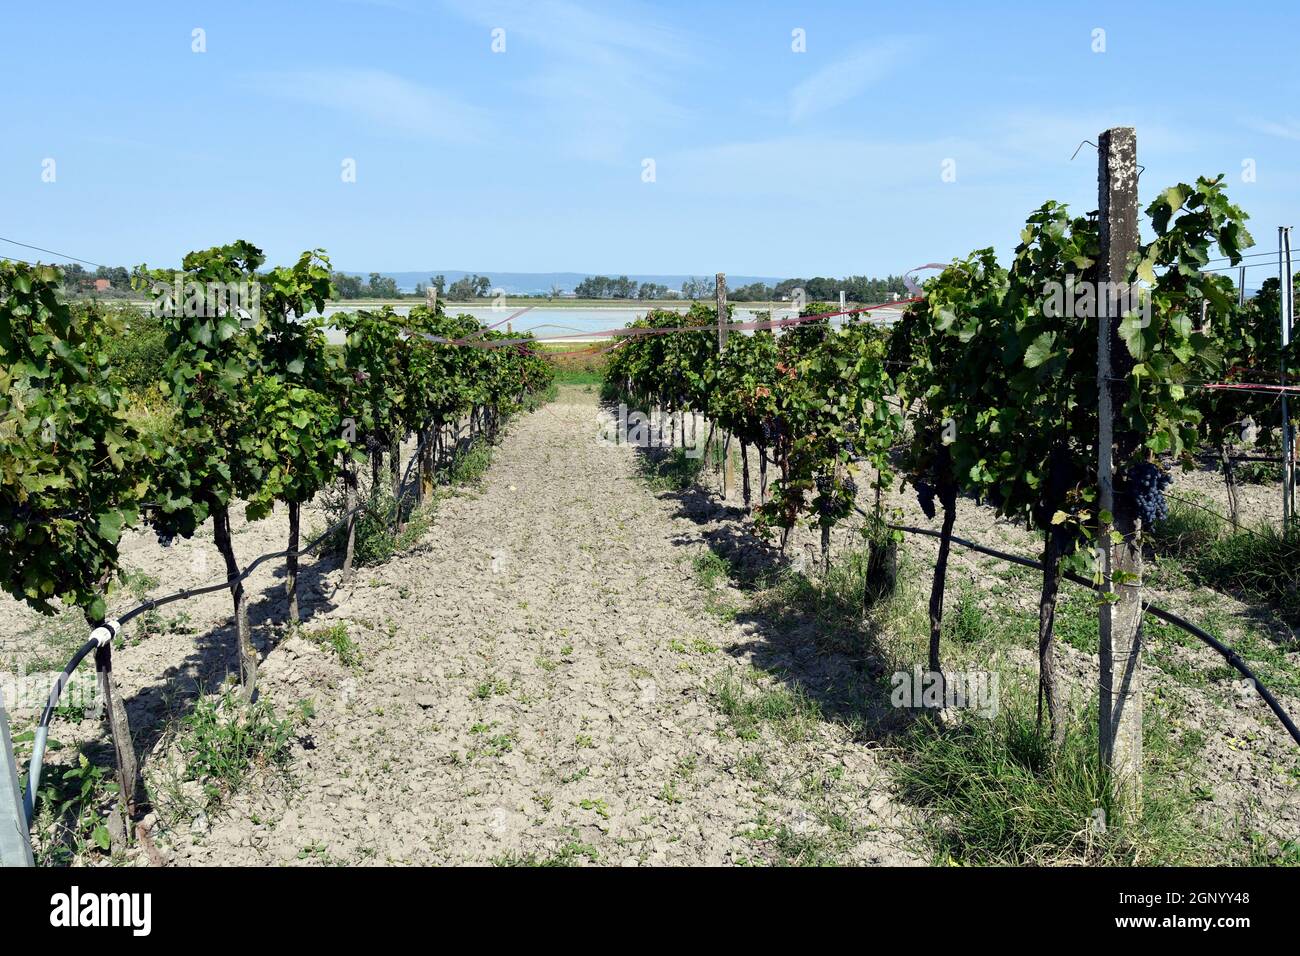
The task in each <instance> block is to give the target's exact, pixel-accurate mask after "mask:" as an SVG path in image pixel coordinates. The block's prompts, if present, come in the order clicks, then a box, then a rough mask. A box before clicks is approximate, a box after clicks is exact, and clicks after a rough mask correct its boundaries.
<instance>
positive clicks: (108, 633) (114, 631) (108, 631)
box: [90, 621, 122, 647]
mask: <svg viewBox="0 0 1300 956" xmlns="http://www.w3.org/2000/svg"><path fill="white" fill-rule="evenodd" d="M121 630H122V625H121V624H119V623H118V622H117V621H105V622H104V623H103V624H101V625H100V626H99V627H97V628H95V629H94V630H93V631H91V632H90V639H91V640H92V641H94V642H95V643H96V644H98V645H99V646H100V647H103V646H104V645H105V644H111V643H112V642H113V638H115V637H117V635H118V634H119V633H120V632H121Z"/></svg>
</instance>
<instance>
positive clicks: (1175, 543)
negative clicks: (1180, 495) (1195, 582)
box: [1145, 498, 1223, 558]
mask: <svg viewBox="0 0 1300 956" xmlns="http://www.w3.org/2000/svg"><path fill="white" fill-rule="evenodd" d="M1222 531H1223V519H1222V518H1220V517H1219V516H1218V515H1216V514H1214V513H1213V512H1211V511H1207V510H1206V509H1205V508H1204V507H1201V506H1200V503H1199V502H1195V501H1192V500H1190V499H1189V500H1187V501H1181V500H1178V499H1173V498H1171V499H1170V500H1169V516H1168V517H1167V518H1165V520H1164V521H1161V522H1160V523H1159V524H1156V525H1155V526H1153V527H1152V528H1151V529H1150V530H1148V531H1147V532H1146V534H1145V536H1146V539H1147V541H1148V543H1149V544H1150V545H1151V546H1152V548H1154V549H1155V551H1156V552H1157V553H1159V554H1163V555H1168V556H1169V557H1174V558H1180V557H1184V556H1187V555H1195V554H1200V553H1202V552H1204V551H1205V550H1206V549H1207V548H1209V547H1211V546H1212V545H1213V544H1214V542H1215V541H1216V540H1218V538H1219V535H1220V533H1221V532H1222Z"/></svg>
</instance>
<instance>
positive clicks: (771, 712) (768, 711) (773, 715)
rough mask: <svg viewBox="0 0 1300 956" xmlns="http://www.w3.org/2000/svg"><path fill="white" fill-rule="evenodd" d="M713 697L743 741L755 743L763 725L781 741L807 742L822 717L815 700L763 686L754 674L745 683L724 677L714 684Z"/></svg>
mask: <svg viewBox="0 0 1300 956" xmlns="http://www.w3.org/2000/svg"><path fill="white" fill-rule="evenodd" d="M714 695H715V696H716V698H717V700H718V706H719V708H720V709H721V710H722V713H723V714H725V715H726V716H727V717H728V718H729V719H730V721H731V726H732V729H733V730H734V731H735V733H736V736H737V737H739V738H741V739H742V740H757V739H758V737H759V736H760V734H761V732H762V728H763V727H764V726H768V727H770V728H771V729H772V731H773V732H774V733H775V734H776V735H777V736H778V737H780V738H781V739H783V740H787V741H801V740H806V739H807V738H808V736H809V734H810V733H811V731H812V726H813V724H814V723H815V722H816V721H817V720H818V719H820V717H821V709H820V708H819V707H818V706H817V703H816V701H814V700H812V699H810V698H809V697H808V695H807V694H805V693H804V692H803V691H802V690H800V689H799V688H795V689H793V690H791V689H789V688H786V687H779V686H778V687H772V686H769V685H766V684H764V683H763V682H762V681H761V680H760V679H759V677H758V675H757V674H754V675H751V676H750V677H749V679H747V680H741V679H739V678H737V677H735V676H732V675H729V674H728V675H725V676H723V677H722V678H721V679H720V680H719V681H718V682H717V684H716V685H715V687H714Z"/></svg>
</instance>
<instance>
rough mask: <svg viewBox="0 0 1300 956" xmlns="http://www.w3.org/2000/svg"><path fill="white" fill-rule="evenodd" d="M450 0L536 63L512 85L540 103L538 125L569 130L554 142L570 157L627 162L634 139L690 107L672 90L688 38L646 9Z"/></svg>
mask: <svg viewBox="0 0 1300 956" xmlns="http://www.w3.org/2000/svg"><path fill="white" fill-rule="evenodd" d="M447 6H448V7H450V8H451V9H453V10H454V11H456V12H457V13H459V14H460V15H461V16H463V17H464V18H465V19H467V20H470V21H471V22H474V23H478V24H480V25H481V26H483V27H484V29H485V30H490V29H496V28H498V27H500V28H501V29H503V30H505V39H506V53H505V54H504V55H505V56H507V57H509V56H511V55H512V54H514V53H516V52H519V53H520V54H521V55H522V56H523V57H526V58H528V62H532V63H537V64H538V65H537V67H536V68H535V69H533V70H532V71H531V72H529V73H527V74H526V75H523V76H520V78H519V79H518V82H517V87H518V89H519V92H520V94H521V96H525V97H528V98H529V99H531V100H532V101H534V102H535V103H537V110H536V112H535V114H534V119H535V120H536V121H537V122H538V123H539V124H540V125H541V126H542V127H544V128H547V129H554V128H556V127H560V128H563V129H564V130H566V135H565V136H564V137H563V138H562V140H561V141H560V142H559V144H558V145H559V148H560V149H561V151H563V152H564V153H566V154H568V155H570V156H574V157H577V158H581V159H586V160H595V161H602V162H624V161H627V159H628V151H629V150H630V149H632V147H633V146H634V144H636V143H638V142H644V141H645V140H646V139H647V137H648V136H653V135H656V134H658V133H660V132H661V131H662V130H664V129H665V128H668V127H672V126H675V125H679V124H681V123H683V122H685V121H687V120H689V118H690V116H691V113H690V111H689V110H688V109H686V108H684V107H682V106H680V105H679V104H678V103H677V102H676V100H675V99H674V95H675V94H676V93H678V92H679V90H678V89H677V88H676V77H677V76H679V75H680V72H681V71H680V69H679V67H680V66H681V65H682V64H683V63H686V62H688V61H689V60H690V59H691V55H690V53H689V50H690V45H691V40H690V38H689V37H688V36H687V35H686V34H684V33H682V32H681V31H679V30H677V29H675V28H673V27H669V26H665V25H664V24H663V23H662V22H661V21H660V20H659V19H657V14H656V13H655V12H654V11H652V10H651V9H648V8H644V7H641V6H637V5H620V6H619V7H617V9H610V8H597V7H592V6H586V5H584V4H580V3H574V2H569V0H543V2H532V3H526V2H513V0H488V2H481V0H480V2H470V0H447ZM486 42H487V40H486V34H485V38H484V43H485V44H486Z"/></svg>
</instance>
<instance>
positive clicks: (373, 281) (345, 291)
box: [330, 272, 402, 299]
mask: <svg viewBox="0 0 1300 956" xmlns="http://www.w3.org/2000/svg"><path fill="white" fill-rule="evenodd" d="M330 281H332V282H333V283H334V290H335V293H336V294H337V296H338V298H340V299H400V298H401V297H402V293H401V290H400V289H398V288H397V280H396V279H392V278H389V277H388V276H381V275H380V274H379V273H378V272H372V273H370V279H369V281H366V280H363V279H362V278H361V276H356V275H351V274H349V273H346V272H331V273H330Z"/></svg>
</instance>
